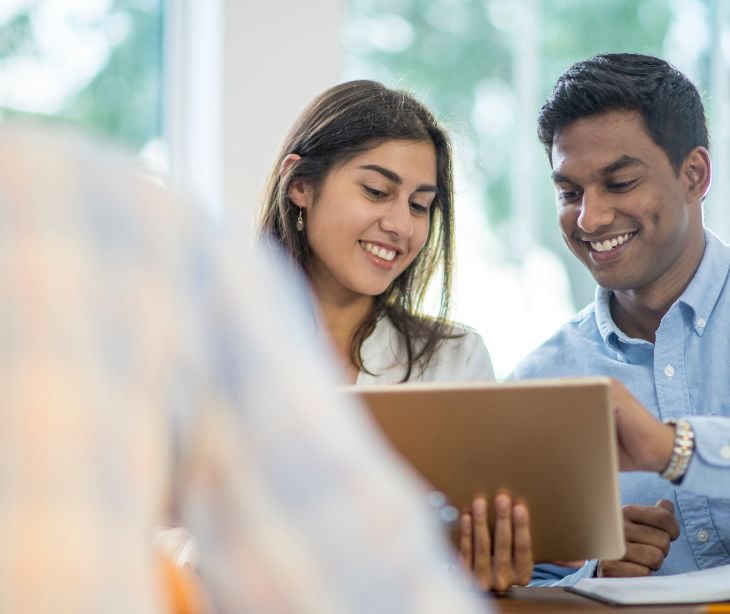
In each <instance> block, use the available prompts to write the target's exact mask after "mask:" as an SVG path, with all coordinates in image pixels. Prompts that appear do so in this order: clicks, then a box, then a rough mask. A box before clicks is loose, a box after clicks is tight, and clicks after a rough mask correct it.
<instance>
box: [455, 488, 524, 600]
mask: <svg viewBox="0 0 730 614" xmlns="http://www.w3.org/2000/svg"><path fill="white" fill-rule="evenodd" d="M494 510H495V511H494V513H495V514H496V518H495V522H494V545H492V543H491V539H490V536H489V522H488V517H487V500H486V499H485V498H484V497H481V496H480V497H476V498H475V499H474V501H473V503H472V508H471V512H467V513H465V514H463V515H462V516H461V522H460V529H461V535H460V538H459V551H460V552H459V554H460V559H461V563H462V565H464V567H465V568H466V569H467V570H469V571H470V572H471V573H472V574H473V575H474V577H475V579H476V581H477V583H478V584H479V586H480V587H481V588H482V589H484V590H489V589H492V590H494V591H506V590H507V589H508V588H509V587H510V586H512V585H513V584H522V585H525V584H527V583H528V582H529V581H530V578H531V577H532V567H533V560H532V543H531V538H530V518H529V514H528V511H527V506H526V505H525V504H524V503H515V504H514V505H512V500H511V497H510V495H509V494H507V493H499V494H498V495H497V496H496V497H495V498H494ZM492 546H493V547H492Z"/></svg>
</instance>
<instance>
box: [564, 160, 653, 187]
mask: <svg viewBox="0 0 730 614" xmlns="http://www.w3.org/2000/svg"><path fill="white" fill-rule="evenodd" d="M631 166H645V164H644V161H643V160H642V159H641V158H635V157H634V156H628V155H626V156H621V157H620V158H618V159H617V160H614V161H613V162H611V164H608V165H606V166H604V167H603V168H601V169H599V170H598V171H596V172H595V173H593V177H605V176H606V175H610V174H612V173H615V172H617V171H620V170H623V169H625V168H628V167H631ZM550 177H551V178H552V180H553V181H554V182H555V183H573V184H574V183H575V181H573V180H572V179H571V178H570V177H567V176H566V175H562V174H560V173H559V172H557V171H553V172H552V173H551V174H550Z"/></svg>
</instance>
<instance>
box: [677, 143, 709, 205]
mask: <svg viewBox="0 0 730 614" xmlns="http://www.w3.org/2000/svg"><path fill="white" fill-rule="evenodd" d="M682 166H683V171H684V173H685V175H686V177H687V190H688V202H691V203H693V202H698V201H701V200H702V199H704V198H705V196H707V192H708V191H709V189H710V183H712V162H711V161H710V153H709V152H708V151H707V149H705V148H704V147H695V148H694V149H693V150H692V151H690V152H689V154H687V157H686V158H685V160H684V164H683V165H682Z"/></svg>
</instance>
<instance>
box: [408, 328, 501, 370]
mask: <svg viewBox="0 0 730 614" xmlns="http://www.w3.org/2000/svg"><path fill="white" fill-rule="evenodd" d="M446 333H447V334H446V336H445V337H444V339H443V342H442V343H441V345H439V347H438V348H437V350H436V351H435V352H434V354H433V356H431V360H430V361H429V362H428V364H427V365H426V367H425V369H423V374H422V377H421V378H419V379H420V380H421V381H452V382H458V381H462V382H467V381H491V380H493V379H494V368H493V367H492V360H491V358H490V356H489V351H488V350H487V346H486V344H485V343H484V339H483V338H482V336H481V335H480V334H479V333H478V332H477V331H476V330H475V329H474V328H472V327H471V326H468V325H466V324H463V323H461V322H450V323H449V324H448V327H447V329H446Z"/></svg>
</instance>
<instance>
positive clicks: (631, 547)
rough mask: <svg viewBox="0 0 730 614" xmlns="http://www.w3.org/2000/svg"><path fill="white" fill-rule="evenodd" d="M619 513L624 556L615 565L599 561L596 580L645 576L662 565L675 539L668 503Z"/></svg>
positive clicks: (676, 531) (628, 507)
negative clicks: (624, 547) (622, 529)
mask: <svg viewBox="0 0 730 614" xmlns="http://www.w3.org/2000/svg"><path fill="white" fill-rule="evenodd" d="M623 513H624V537H625V539H626V554H625V555H624V557H623V558H622V559H621V560H618V561H601V562H600V563H599V565H598V574H597V575H598V576H599V577H626V576H648V575H649V574H650V573H651V572H652V571H657V570H658V569H659V568H660V567H661V566H662V565H663V564H664V559H665V558H666V557H667V555H668V554H669V544H670V542H672V541H674V540H675V539H677V537H679V524H678V523H677V519H676V518H675V517H674V505H672V503H671V501H667V500H666V499H662V500H661V501H659V502H658V503H657V504H656V505H653V506H652V505H626V506H624V508H623Z"/></svg>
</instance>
